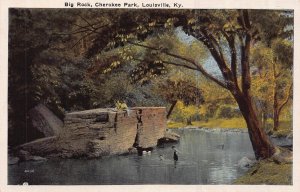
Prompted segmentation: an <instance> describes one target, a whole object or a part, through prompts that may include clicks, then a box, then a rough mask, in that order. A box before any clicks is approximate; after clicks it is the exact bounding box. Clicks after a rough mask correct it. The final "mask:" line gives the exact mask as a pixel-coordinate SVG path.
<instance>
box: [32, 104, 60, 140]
mask: <svg viewBox="0 0 300 192" xmlns="http://www.w3.org/2000/svg"><path fill="white" fill-rule="evenodd" d="M29 117H30V119H31V121H32V126H33V127H34V128H35V129H37V130H38V131H39V132H41V133H42V134H44V136H45V137H50V136H54V135H59V133H60V131H61V129H62V127H63V122H62V121H61V120H60V119H59V118H58V117H57V116H56V115H55V114H54V113H52V111H50V110H49V109H48V108H47V107H46V106H45V105H43V104H39V105H37V106H35V107H34V108H32V109H31V110H30V111H29Z"/></svg>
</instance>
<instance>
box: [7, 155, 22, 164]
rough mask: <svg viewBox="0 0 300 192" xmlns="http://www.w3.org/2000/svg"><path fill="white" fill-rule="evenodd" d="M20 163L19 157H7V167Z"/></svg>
mask: <svg viewBox="0 0 300 192" xmlns="http://www.w3.org/2000/svg"><path fill="white" fill-rule="evenodd" d="M19 161H20V159H19V157H12V156H9V157H8V165H14V164H17V163H18V162H19Z"/></svg>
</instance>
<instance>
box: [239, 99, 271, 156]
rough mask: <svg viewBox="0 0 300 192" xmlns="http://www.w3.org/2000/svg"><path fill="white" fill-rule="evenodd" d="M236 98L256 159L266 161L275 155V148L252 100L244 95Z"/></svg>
mask: <svg viewBox="0 0 300 192" xmlns="http://www.w3.org/2000/svg"><path fill="white" fill-rule="evenodd" d="M234 97H235V99H236V101H237V103H238V105H239V107H240V110H241V113H242V115H243V117H244V119H245V121H246V123H247V127H248V132H249V137H250V140H251V143H252V147H253V150H254V153H255V157H256V159H260V158H261V159H266V158H269V157H271V156H272V155H273V154H274V153H275V146H274V145H273V144H272V143H271V141H270V139H269V137H268V136H267V134H266V133H265V132H264V131H263V129H262V127H261V125H260V121H259V120H258V118H257V115H256V112H255V110H254V108H253V105H252V101H251V98H250V97H247V96H245V95H243V94H242V93H238V94H235V95H234Z"/></svg>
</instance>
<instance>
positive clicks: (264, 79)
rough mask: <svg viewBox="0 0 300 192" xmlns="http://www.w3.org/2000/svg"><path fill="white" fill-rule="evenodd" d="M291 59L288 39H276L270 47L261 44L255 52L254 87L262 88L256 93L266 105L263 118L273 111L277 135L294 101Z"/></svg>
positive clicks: (253, 59) (257, 89) (253, 61)
mask: <svg viewBox="0 0 300 192" xmlns="http://www.w3.org/2000/svg"><path fill="white" fill-rule="evenodd" d="M292 58H293V48H292V43H291V41H289V40H286V39H278V38H277V39H276V38H275V39H273V41H272V42H271V44H270V47H266V46H264V45H262V44H260V45H257V46H256V48H255V49H254V50H253V58H252V61H251V62H252V63H253V65H254V66H255V67H256V70H254V73H255V74H254V75H253V76H254V81H253V83H256V84H259V85H260V86H254V87H255V88H256V89H255V90H254V93H255V95H257V96H258V98H260V101H259V102H261V103H262V104H263V105H264V106H263V107H262V110H263V113H264V114H265V113H268V112H269V111H268V108H271V109H272V113H273V130H274V131H277V130H278V126H279V116H280V113H281V111H282V109H283V107H284V106H286V105H287V103H288V101H289V100H290V99H291V97H292V87H293V83H292V66H293V61H292ZM263 116H264V115H263Z"/></svg>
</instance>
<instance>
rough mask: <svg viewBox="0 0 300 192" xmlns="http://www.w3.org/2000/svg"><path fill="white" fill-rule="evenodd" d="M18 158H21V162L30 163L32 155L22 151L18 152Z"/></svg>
mask: <svg viewBox="0 0 300 192" xmlns="http://www.w3.org/2000/svg"><path fill="white" fill-rule="evenodd" d="M17 156H18V157H19V158H20V160H21V161H28V160H30V158H31V155H30V153H29V152H28V151H25V150H22V149H21V150H19V151H18V152H17Z"/></svg>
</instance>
